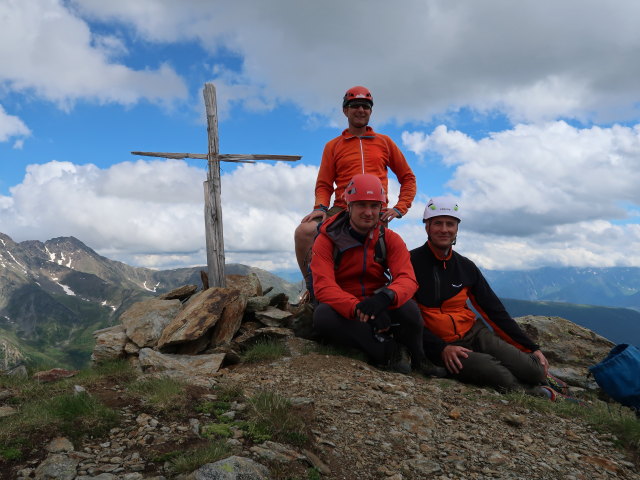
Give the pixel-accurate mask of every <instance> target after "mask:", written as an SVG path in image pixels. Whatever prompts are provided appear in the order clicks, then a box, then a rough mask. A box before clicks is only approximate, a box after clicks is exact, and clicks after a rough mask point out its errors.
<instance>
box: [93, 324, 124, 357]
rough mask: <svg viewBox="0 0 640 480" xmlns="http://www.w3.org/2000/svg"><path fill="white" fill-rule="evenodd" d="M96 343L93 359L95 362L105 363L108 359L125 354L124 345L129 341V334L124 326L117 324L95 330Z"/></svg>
mask: <svg viewBox="0 0 640 480" xmlns="http://www.w3.org/2000/svg"><path fill="white" fill-rule="evenodd" d="M93 336H94V337H95V339H96V345H95V347H93V353H92V354H91V361H92V362H93V363H103V362H105V361H107V360H114V359H116V358H122V357H124V356H125V350H124V347H125V345H126V343H127V334H126V333H125V331H124V326H122V325H115V326H113V327H108V328H103V329H102V330H96V331H95V332H93Z"/></svg>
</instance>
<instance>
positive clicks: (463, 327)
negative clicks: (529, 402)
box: [411, 197, 552, 397]
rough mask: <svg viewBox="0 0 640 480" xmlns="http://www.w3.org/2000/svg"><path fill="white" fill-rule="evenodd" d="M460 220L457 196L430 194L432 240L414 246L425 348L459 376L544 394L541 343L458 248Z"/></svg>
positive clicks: (427, 210) (504, 388) (427, 224)
mask: <svg viewBox="0 0 640 480" xmlns="http://www.w3.org/2000/svg"><path fill="white" fill-rule="evenodd" d="M460 220H461V216H460V208H459V206H458V202H457V201H456V199H454V198H452V197H438V198H433V199H431V200H430V201H429V203H428V204H427V207H426V208H425V211H424V217H423V221H424V224H425V230H426V232H427V238H428V239H427V242H426V243H425V244H424V245H423V246H421V247H418V248H416V249H414V250H412V251H411V263H412V264H413V269H414V271H415V274H416V279H417V280H418V285H419V287H418V290H417V292H416V294H415V297H414V298H415V299H416V301H417V302H418V306H419V307H420V312H421V313H422V319H423V321H424V325H425V329H424V335H423V343H424V347H425V353H426V354H427V356H428V357H429V358H430V359H431V360H432V361H433V362H434V363H436V364H437V365H443V366H444V367H445V368H446V369H447V370H448V371H449V373H450V375H451V376H452V377H453V378H456V379H459V380H460V381H463V382H468V383H474V384H477V385H484V386H491V387H494V388H496V389H497V390H500V391H509V390H515V389H525V390H527V391H529V392H530V393H536V394H545V393H546V392H547V391H546V390H544V389H541V387H539V386H538V385H540V384H541V383H543V382H544V381H545V379H546V374H547V369H548V362H547V359H546V358H545V356H544V355H543V354H542V352H541V351H540V348H539V346H538V345H536V344H535V343H534V342H533V341H532V340H531V339H530V338H529V337H528V336H527V335H526V334H525V333H524V332H523V331H522V330H521V329H520V327H519V326H518V324H517V323H516V322H515V320H513V318H511V316H510V315H509V314H508V313H507V311H506V310H505V308H504V306H503V304H502V302H501V301H500V300H499V299H498V297H497V296H496V294H495V293H494V292H493V290H492V289H491V287H490V286H489V284H488V283H487V281H486V280H485V278H484V276H483V275H482V273H481V272H480V270H479V269H478V267H477V266H476V265H475V264H474V263H473V262H472V261H471V260H469V259H468V258H466V257H463V256H462V255H460V254H458V253H457V252H454V251H453V245H455V243H456V236H457V234H458V225H459V223H460ZM468 300H470V301H471V303H472V304H473V306H474V308H475V309H476V311H477V312H478V313H479V314H480V315H481V316H482V320H481V319H480V318H478V317H477V316H476V314H475V313H474V312H473V311H472V310H471V309H470V308H469V306H468V304H467V301H468ZM483 320H484V321H483ZM485 322H486V323H487V324H488V325H490V326H491V328H492V329H493V331H491V329H489V328H488V327H487V325H486V324H485ZM545 388H546V387H545ZM550 393H552V392H549V394H548V396H550V397H551V394H550Z"/></svg>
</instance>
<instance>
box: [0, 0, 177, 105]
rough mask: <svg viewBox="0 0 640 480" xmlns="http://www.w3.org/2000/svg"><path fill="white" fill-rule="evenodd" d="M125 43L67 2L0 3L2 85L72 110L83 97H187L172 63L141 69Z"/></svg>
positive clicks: (116, 99) (10, 0)
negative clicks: (129, 62)
mask: <svg viewBox="0 0 640 480" xmlns="http://www.w3.org/2000/svg"><path fill="white" fill-rule="evenodd" d="M126 50H127V49H126V46H125V44H124V42H123V41H122V39H119V38H117V37H116V36H115V35H99V34H94V33H93V32H92V31H91V29H90V27H89V25H88V24H87V23H86V22H85V21H84V20H82V19H81V18H79V17H78V16H77V15H76V14H75V12H74V11H72V10H70V9H69V8H68V7H67V5H66V3H65V2H62V1H61V0H34V1H29V2H23V1H21V0H6V1H3V2H1V3H0V83H1V84H2V85H3V86H5V87H8V88H9V89H10V91H15V92H22V93H32V92H33V93H35V94H37V95H38V96H40V97H42V98H45V99H47V100H50V101H53V102H56V103H57V104H59V105H60V106H62V107H64V108H68V107H69V106H70V105H72V104H73V102H75V101H76V100H78V99H87V100H95V101H99V102H116V103H121V104H132V103H135V102H137V101H138V100H140V99H147V100H150V101H153V102H163V103H165V102H170V101H172V100H175V99H180V98H184V97H186V87H185V84H184V82H183V80H182V79H181V78H180V77H179V76H178V74H177V73H176V72H175V71H174V69H173V68H172V67H171V66H169V65H168V64H161V65H158V66H149V67H148V68H145V69H142V70H135V69H132V68H129V67H127V66H126V65H125V64H123V63H118V61H117V59H119V60H122V59H121V56H122V55H123V54H125V53H126Z"/></svg>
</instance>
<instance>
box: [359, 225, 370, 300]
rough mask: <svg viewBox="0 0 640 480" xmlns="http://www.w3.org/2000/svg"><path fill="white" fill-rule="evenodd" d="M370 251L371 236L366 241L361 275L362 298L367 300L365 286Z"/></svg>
mask: <svg viewBox="0 0 640 480" xmlns="http://www.w3.org/2000/svg"><path fill="white" fill-rule="evenodd" d="M368 249H369V235H367V238H366V239H365V241H364V248H363V256H362V274H361V275H360V287H361V288H362V298H365V294H366V289H365V286H364V276H365V274H366V272H367V251H368Z"/></svg>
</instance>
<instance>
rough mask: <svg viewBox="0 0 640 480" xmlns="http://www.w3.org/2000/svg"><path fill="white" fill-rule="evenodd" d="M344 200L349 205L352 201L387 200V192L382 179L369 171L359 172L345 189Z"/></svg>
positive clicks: (384, 201)
mask: <svg viewBox="0 0 640 480" xmlns="http://www.w3.org/2000/svg"><path fill="white" fill-rule="evenodd" d="M344 200H345V201H346V202H347V205H348V204H350V203H351V202H357V201H363V200H364V201H369V202H381V203H386V202H387V194H386V193H385V192H384V188H382V183H381V182H380V179H379V178H378V177H376V176H375V175H371V174H369V173H359V174H358V175H354V177H353V178H352V179H351V181H350V182H349V184H348V185H347V188H345V190H344Z"/></svg>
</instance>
